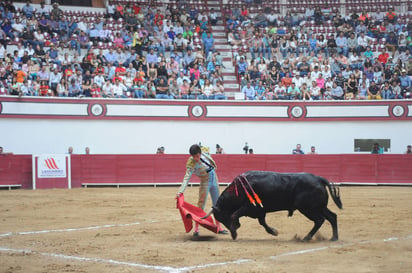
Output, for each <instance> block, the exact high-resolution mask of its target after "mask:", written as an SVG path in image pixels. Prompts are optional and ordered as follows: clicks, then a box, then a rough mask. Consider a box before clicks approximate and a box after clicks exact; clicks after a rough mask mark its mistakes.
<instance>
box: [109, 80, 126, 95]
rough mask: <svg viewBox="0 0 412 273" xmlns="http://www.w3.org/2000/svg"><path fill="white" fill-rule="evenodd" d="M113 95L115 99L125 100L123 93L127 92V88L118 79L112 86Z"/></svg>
mask: <svg viewBox="0 0 412 273" xmlns="http://www.w3.org/2000/svg"><path fill="white" fill-rule="evenodd" d="M112 90H113V95H114V96H115V97H116V98H127V96H125V95H124V93H125V92H126V91H127V87H126V86H125V85H124V84H123V83H121V82H120V79H116V80H115V83H114V84H113V86H112Z"/></svg>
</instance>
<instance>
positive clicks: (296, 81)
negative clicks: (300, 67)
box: [292, 72, 305, 89]
mask: <svg viewBox="0 0 412 273" xmlns="http://www.w3.org/2000/svg"><path fill="white" fill-rule="evenodd" d="M292 82H293V83H294V84H295V86H296V87H297V88H299V89H300V88H301V86H302V84H303V83H304V82H305V79H304V78H302V77H301V76H300V75H299V72H298V73H296V74H295V76H294V77H293V79H292Z"/></svg>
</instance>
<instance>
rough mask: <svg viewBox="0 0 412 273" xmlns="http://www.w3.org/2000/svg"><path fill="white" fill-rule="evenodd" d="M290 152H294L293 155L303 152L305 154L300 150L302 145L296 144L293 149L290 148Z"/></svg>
mask: <svg viewBox="0 0 412 273" xmlns="http://www.w3.org/2000/svg"><path fill="white" fill-rule="evenodd" d="M292 154H294V155H303V154H305V153H304V152H303V151H302V145H300V144H296V149H293V150H292Z"/></svg>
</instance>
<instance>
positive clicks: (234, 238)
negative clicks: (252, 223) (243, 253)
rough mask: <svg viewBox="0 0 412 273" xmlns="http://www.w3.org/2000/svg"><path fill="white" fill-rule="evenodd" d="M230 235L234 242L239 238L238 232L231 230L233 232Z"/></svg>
mask: <svg viewBox="0 0 412 273" xmlns="http://www.w3.org/2000/svg"><path fill="white" fill-rule="evenodd" d="M230 235H231V236H232V239H233V240H236V238H237V232H236V231H234V230H231V231H230Z"/></svg>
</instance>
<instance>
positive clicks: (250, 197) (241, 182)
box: [239, 179, 256, 206]
mask: <svg viewBox="0 0 412 273" xmlns="http://www.w3.org/2000/svg"><path fill="white" fill-rule="evenodd" d="M239 182H240V184H241V185H242V187H243V190H244V191H245V194H246V196H247V198H249V202H250V203H251V204H253V205H254V206H256V203H255V200H254V199H253V197H252V196H251V195H250V193H249V191H248V190H247V189H246V187H245V185H244V182H243V180H241V179H239Z"/></svg>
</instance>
